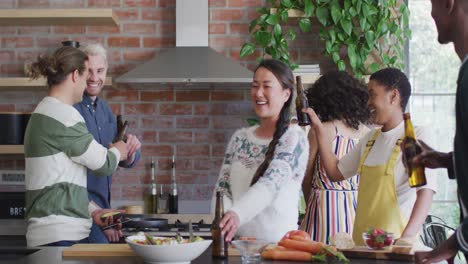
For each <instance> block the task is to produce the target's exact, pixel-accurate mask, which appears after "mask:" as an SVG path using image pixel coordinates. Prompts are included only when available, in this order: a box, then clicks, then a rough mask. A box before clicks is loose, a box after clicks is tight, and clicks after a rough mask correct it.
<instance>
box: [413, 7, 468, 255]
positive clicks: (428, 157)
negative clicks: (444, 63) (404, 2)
mask: <svg viewBox="0 0 468 264" xmlns="http://www.w3.org/2000/svg"><path fill="white" fill-rule="evenodd" d="M431 3H432V13H431V15H432V18H434V21H435V24H436V27H437V32H438V40H439V43H441V44H447V43H450V42H453V44H454V47H455V52H456V53H457V55H458V57H459V58H460V60H461V61H463V63H462V65H461V68H460V72H459V74H458V81H457V93H456V99H455V118H456V130H455V140H454V148H453V152H449V153H444V152H438V151H435V150H433V149H432V148H430V147H429V146H427V145H426V144H424V143H421V142H420V143H421V147H422V149H423V151H422V153H421V154H420V155H418V156H416V157H415V158H414V159H413V162H414V163H416V164H422V165H424V166H425V167H427V168H447V169H448V174H449V178H451V179H456V180H457V184H458V201H459V204H460V210H461V213H462V214H461V215H462V222H461V224H460V226H459V227H458V228H457V230H456V232H455V233H454V234H453V235H452V236H451V237H450V238H449V239H448V240H447V241H445V242H444V243H442V244H441V245H439V246H438V247H437V248H435V249H434V250H432V251H429V252H416V263H425V264H428V263H437V262H439V261H442V260H448V261H449V263H452V262H453V259H454V257H455V255H456V254H457V252H458V251H462V252H463V253H464V254H465V258H467V259H468V254H467V253H468V211H467V208H468V162H467V160H468V63H467V61H468V0H431Z"/></svg>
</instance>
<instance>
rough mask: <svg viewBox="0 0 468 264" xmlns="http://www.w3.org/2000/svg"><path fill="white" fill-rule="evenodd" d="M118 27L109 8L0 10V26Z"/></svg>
mask: <svg viewBox="0 0 468 264" xmlns="http://www.w3.org/2000/svg"><path fill="white" fill-rule="evenodd" d="M52 25H57V26H60V25H62V26H63V25H96V26H114V25H115V26H118V25H119V19H118V17H117V15H116V14H115V13H114V11H113V10H112V9H110V8H68V9H0V26H52Z"/></svg>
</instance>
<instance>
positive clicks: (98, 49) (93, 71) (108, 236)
mask: <svg viewBox="0 0 468 264" xmlns="http://www.w3.org/2000/svg"><path fill="white" fill-rule="evenodd" d="M80 49H81V50H82V51H84V52H85V53H86V54H87V55H88V57H89V76H88V80H87V87H86V90H85V92H84V95H83V100H82V101H81V102H80V103H77V104H75V105H74V107H75V108H76V109H77V110H78V112H80V114H81V115H82V116H83V117H84V119H85V121H86V126H87V127H88V130H89V132H90V133H91V134H92V135H93V136H94V139H95V140H96V141H97V142H99V143H100V144H101V145H103V146H104V147H107V146H108V145H109V144H110V143H112V141H113V139H114V138H115V136H116V134H117V121H116V118H115V116H114V114H113V113H112V110H111V109H110V107H109V105H108V104H107V103H106V102H105V101H104V100H103V99H101V98H99V97H98V95H99V94H100V93H101V91H102V88H103V87H104V83H105V81H106V73H107V66H108V65H107V55H106V50H105V49H104V48H103V47H102V45H100V44H89V45H86V46H84V47H82V48H80ZM126 137H127V146H128V159H127V160H125V161H121V162H120V163H119V166H121V167H125V168H131V167H134V166H135V165H136V163H137V162H138V160H139V159H140V151H139V149H140V147H141V143H140V141H139V140H138V138H137V137H136V136H135V135H132V134H127V135H126ZM111 185H112V175H109V176H107V177H96V176H95V175H93V173H92V172H91V171H90V170H88V197H89V200H90V201H94V202H95V203H96V204H97V205H99V206H100V207H101V208H110V207H111V205H110V199H111V194H110V191H111ZM121 236H122V233H121V231H120V230H117V229H112V228H111V229H107V230H105V231H102V230H101V228H100V227H99V226H97V225H95V224H93V226H92V228H91V234H90V235H89V241H90V243H109V242H117V241H119V239H120V237H121Z"/></svg>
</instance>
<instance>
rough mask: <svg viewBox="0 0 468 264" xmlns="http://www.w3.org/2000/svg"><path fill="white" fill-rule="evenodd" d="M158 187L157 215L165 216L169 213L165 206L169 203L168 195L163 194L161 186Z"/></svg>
mask: <svg viewBox="0 0 468 264" xmlns="http://www.w3.org/2000/svg"><path fill="white" fill-rule="evenodd" d="M159 187H160V188H161V189H160V190H159V196H158V214H167V213H168V212H169V210H168V208H169V207H168V204H167V203H168V202H169V195H168V194H167V193H164V191H163V186H162V184H160V185H159Z"/></svg>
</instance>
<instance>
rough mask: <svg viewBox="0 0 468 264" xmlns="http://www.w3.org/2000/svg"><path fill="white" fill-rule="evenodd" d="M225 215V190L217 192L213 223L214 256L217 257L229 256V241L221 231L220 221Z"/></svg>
mask: <svg viewBox="0 0 468 264" xmlns="http://www.w3.org/2000/svg"><path fill="white" fill-rule="evenodd" d="M223 216H224V203H223V192H220V191H218V192H216V207H215V215H214V219H213V223H212V224H211V236H212V239H213V245H212V247H211V249H212V254H213V257H216V258H227V257H228V243H227V242H226V240H225V238H224V235H222V233H221V228H220V227H219V222H220V221H221V219H222V218H223Z"/></svg>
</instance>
